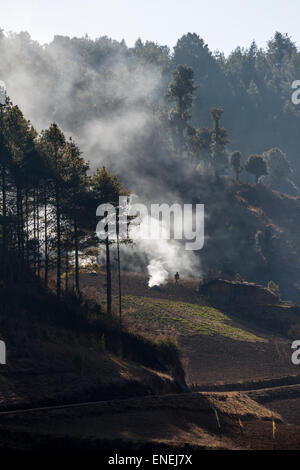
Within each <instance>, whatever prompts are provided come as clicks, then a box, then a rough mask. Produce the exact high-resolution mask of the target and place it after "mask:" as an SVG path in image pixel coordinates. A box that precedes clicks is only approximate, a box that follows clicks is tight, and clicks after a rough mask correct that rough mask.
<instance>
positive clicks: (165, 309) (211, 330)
mask: <svg viewBox="0 0 300 470" xmlns="http://www.w3.org/2000/svg"><path fill="white" fill-rule="evenodd" d="M123 305H124V314H125V318H126V319H127V321H128V323H129V324H130V325H132V324H133V323H134V324H135V325H136V326H137V327H138V326H139V325H140V326H141V327H143V329H145V328H146V329H147V328H148V329H151V330H152V331H153V329H158V330H160V331H165V332H167V331H172V332H174V333H176V331H177V332H178V333H180V334H187V335H188V334H193V335H194V334H195V333H199V334H201V335H209V336H215V335H217V336H219V335H221V336H223V337H225V338H230V339H234V340H238V341H247V342H264V341H265V339H264V338H261V337H259V336H256V335H255V334H253V333H251V332H250V331H247V330H246V329H242V328H239V327H238V326H236V325H235V324H234V322H233V321H232V320H231V319H230V317H228V316H227V315H226V314H224V313H222V312H220V311H219V310H217V309H215V308H212V307H209V306H203V305H196V304H192V303H187V302H178V301H172V300H167V299H154V298H152V297H140V296H139V297H137V296H133V295H126V296H124V298H123Z"/></svg>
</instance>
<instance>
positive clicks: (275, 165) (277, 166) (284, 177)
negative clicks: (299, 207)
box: [262, 148, 298, 195]
mask: <svg viewBox="0 0 300 470" xmlns="http://www.w3.org/2000/svg"><path fill="white" fill-rule="evenodd" d="M263 158H264V159H265V162H266V165H267V173H268V174H267V176H264V177H263V179H262V181H263V182H264V183H265V184H268V185H270V186H271V188H273V189H276V190H277V191H281V192H283V193H288V194H293V195H297V194H298V188H297V186H296V185H295V183H294V182H293V180H292V175H293V172H292V169H291V166H290V163H289V162H288V160H287V158H286V155H285V154H284V153H283V152H282V150H280V149H279V148H272V149H270V150H268V151H267V152H264V154H263Z"/></svg>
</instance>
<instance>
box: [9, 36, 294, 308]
mask: <svg viewBox="0 0 300 470" xmlns="http://www.w3.org/2000/svg"><path fill="white" fill-rule="evenodd" d="M0 54H1V59H2V60H1V62H0V78H1V80H4V81H5V83H6V86H7V92H8V95H9V96H10V98H12V100H13V102H14V103H17V104H18V105H19V106H20V107H18V106H14V105H13V104H12V102H11V101H10V100H8V101H7V103H6V105H5V106H4V107H1V113H2V114H1V135H0V137H1V139H0V146H1V148H0V154H1V168H0V173H1V197H0V199H1V219H0V225H1V226H2V231H1V260H2V270H3V276H5V277H7V276H9V265H8V263H7V260H6V257H7V254H8V253H14V256H16V259H17V260H18V263H20V265H21V267H20V269H22V266H25V267H26V266H29V267H30V268H31V269H32V270H33V272H34V273H35V274H36V276H37V277H38V278H39V279H40V280H41V282H43V283H44V285H45V286H47V285H48V279H49V272H50V270H52V272H53V270H55V274H56V289H57V296H58V297H60V296H61V293H62V292H61V291H62V289H63V288H64V289H65V290H66V291H67V290H68V289H69V286H70V282H71V275H72V276H73V278H74V279H73V280H72V284H73V285H74V287H75V290H76V291H77V292H79V291H80V276H79V272H80V268H81V262H80V256H81V253H84V254H85V256H90V254H92V255H94V254H95V249H97V248H99V247H98V241H95V226H96V221H95V214H96V207H97V205H99V204H101V203H102V202H111V203H112V204H114V205H116V204H117V201H116V198H117V196H118V194H119V193H123V194H128V191H131V192H133V193H136V194H137V195H138V196H139V198H140V201H141V202H146V203H155V202H160V203H161V202H162V201H163V202H164V203H170V204H173V203H174V202H179V203H191V202H193V203H197V202H198V203H205V204H207V207H208V209H207V210H208V213H209V217H208V220H207V221H206V233H207V234H209V236H208V238H207V240H206V244H205V250H203V252H202V253H201V255H200V256H198V255H199V253H196V254H195V253H193V252H191V253H187V252H184V253H183V250H182V246H180V245H176V247H173V250H170V251H169V255H170V256H169V255H168V247H167V246H165V245H164V247H163V248H160V250H158V256H161V255H162V251H163V252H164V253H163V254H164V256H169V259H171V258H172V260H171V262H170V263H169V264H168V269H169V270H171V271H172V270H174V268H175V265H174V263H176V262H178V256H174V252H176V253H180V259H181V266H180V267H181V269H182V270H183V275H195V276H200V274H201V270H202V267H201V264H203V266H204V267H205V270H206V273H208V274H209V273H212V274H211V275H213V276H216V275H219V274H220V273H221V274H222V275H224V276H227V277H230V278H232V277H234V276H235V275H236V274H237V273H238V274H239V275H241V276H242V277H244V278H245V279H250V280H255V281H260V282H265V283H267V282H269V281H270V280H274V281H275V282H276V283H278V284H279V285H280V288H282V285H283V283H284V282H285V283H286V284H287V282H288V281H287V279H289V276H290V278H294V277H295V278H296V276H297V275H298V274H297V273H296V274H295V273H294V272H293V273H292V274H289V276H288V275H286V272H285V271H284V269H283V267H282V266H283V258H284V259H287V256H286V250H287V249H289V247H286V246H285V245H284V240H282V239H281V238H280V236H279V235H278V232H277V233H275V231H274V233H273V232H272V231H271V232H270V236H269V232H268V230H269V229H268V230H267V231H266V228H265V227H264V226H263V224H264V223H265V221H264V222H263V223H262V222H261V221H259V222H258V221H257V220H256V218H255V217H254V215H253V218H251V217H250V218H249V214H248V213H247V212H243V207H244V206H242V205H241V204H244V205H247V203H249V204H252V202H253V201H252V199H251V198H253V200H254V203H256V202H255V201H257V200H259V201H260V203H262V202H263V199H264V198H266V200H267V199H268V198H270V197H271V196H270V193H272V192H271V190H270V189H269V188H272V189H275V190H277V191H282V192H286V193H288V194H291V195H292V196H293V195H297V194H298V192H299V190H298V187H297V183H298V184H299V181H300V164H299V160H298V147H299V145H298V143H299V132H298V128H299V124H300V114H299V109H298V107H297V106H295V105H294V104H292V102H291V91H292V89H291V84H292V82H293V81H294V80H295V79H297V77H300V66H299V65H298V63H299V53H298V51H297V48H296V46H295V45H294V43H293V42H292V40H291V39H290V38H289V37H288V36H286V35H283V34H281V33H276V34H275V36H274V38H273V39H271V40H270V42H269V44H268V48H267V50H261V49H258V48H257V46H256V45H255V43H253V44H251V46H250V47H249V49H240V48H237V49H236V50H234V51H233V52H232V53H231V54H230V55H229V56H228V57H225V56H224V55H223V54H222V53H220V52H214V53H212V52H211V51H210V50H209V48H208V46H207V45H206V44H205V43H204V41H203V40H202V39H201V38H200V37H199V36H198V35H196V34H190V33H189V34H187V35H185V36H183V37H182V38H181V39H179V40H178V42H177V44H176V46H175V47H174V50H173V51H171V50H170V49H169V48H168V47H166V46H161V45H158V44H156V43H152V42H148V41H147V42H145V43H144V42H142V41H141V40H139V39H138V40H137V41H136V44H135V46H134V47H132V48H129V47H127V46H126V44H125V42H124V41H122V42H117V41H114V40H112V39H110V38H107V37H100V38H99V39H96V40H91V39H89V38H88V37H84V38H69V37H63V36H56V37H55V38H54V40H53V41H52V42H51V43H50V44H46V45H44V46H41V45H40V44H38V43H37V42H35V41H33V40H32V39H31V38H30V36H29V34H28V33H20V34H13V33H12V34H8V35H4V34H3V33H1V36H0ZM298 69H299V70H298ZM298 72H299V74H298ZM21 110H22V112H24V116H26V118H25V117H24V116H23V114H22V112H21ZM28 118H30V120H31V121H28V120H27V119H28ZM69 135H72V138H67V137H66V136H69ZM223 176H226V178H223ZM234 180H236V181H234ZM245 182H246V183H250V187H248V185H245V186H246V188H245V187H243V183H245ZM261 183H263V184H261ZM254 188H256V189H257V191H258V192H257V194H258V193H259V191H260V193H261V195H262V196H261V197H258V196H257V194H256V193H254V195H253V193H252V192H251V191H250V190H251V189H253V190H254ZM236 191H241V193H240V194H239V196H238V197H236V195H235V192H236ZM268 191H269V192H268ZM241 201H242V203H241ZM249 201H250V202H249ZM296 202H297V201H296ZM296 202H295V204H296ZM293 207H294V206H293ZM261 213H263V211H261ZM253 214H254V212H253ZM246 215H247V216H246ZM276 215H277V214H276ZM293 217H294V216H292V217H291V218H290V220H293ZM266 233H267V235H266ZM291 239H292V235H291ZM293 243H294V246H293V249H296V248H297V247H296V243H297V241H296V240H293ZM290 244H291V243H290ZM103 248H104V249H103V251H104V253H105V257H104V258H105V265H106V271H107V298H108V304H107V305H108V310H110V303H111V287H110V285H111V274H110V269H111V253H110V250H111V247H110V244H109V243H108V241H107V243H106V244H104V247H103ZM144 248H145V250H146V249H148V252H146V255H148V254H149V256H152V257H153V256H154V254H155V250H154V248H153V246H152V245H151V246H150V245H149V246H148V247H144ZM174 250H175V251H174ZM136 251H138V250H136ZM141 254H142V253H141V252H139V253H137V252H136V255H137V257H136V263H135V265H134V268H135V269H137V268H138V265H139V263H140V260H139V259H138V258H139V257H141V256H140V255H141ZM124 256H125V259H126V264H127V265H128V266H130V263H131V261H130V257H129V256H128V257H127V253H125V254H124ZM183 257H184V261H183ZM151 259H152V258H151ZM241 259H243V263H242V264H241ZM200 260H201V263H200ZM148 262H149V259H148V260H146V263H148ZM262 263H263V265H264V266H263V268H262ZM140 264H141V265H143V268H145V263H144V261H143V262H141V263H140ZM184 269H185V271H184ZM175 270H177V269H175ZM174 272H175V271H174ZM286 289H288V286H286Z"/></svg>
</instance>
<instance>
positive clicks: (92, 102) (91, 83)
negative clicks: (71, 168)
mask: <svg viewBox="0 0 300 470" xmlns="http://www.w3.org/2000/svg"><path fill="white" fill-rule="evenodd" d="M0 55H1V64H0V78H1V79H2V80H4V81H5V83H6V85H7V89H8V94H9V96H10V97H11V98H12V99H13V101H14V102H15V103H17V104H18V105H19V106H20V107H21V109H22V110H23V112H24V114H25V115H26V116H27V117H28V118H30V119H31V120H32V122H33V124H34V125H35V127H36V128H37V129H38V130H41V129H42V128H45V127H47V126H48V125H49V123H50V122H52V121H55V122H57V123H58V124H59V126H60V127H61V128H62V129H63V130H64V131H65V132H68V133H71V134H72V135H74V136H75V138H76V139H77V140H78V142H79V144H80V146H81V148H82V150H83V151H84V154H85V156H86V157H87V158H88V159H89V160H90V161H91V166H92V167H93V166H97V164H99V162H100V161H101V162H103V163H106V164H107V163H109V166H110V167H111V168H112V169H113V170H114V171H116V172H117V173H118V174H124V171H123V170H124V169H126V168H128V164H130V166H131V174H130V175H129V174H128V172H127V174H126V178H127V180H128V183H129V184H130V185H131V187H132V188H133V189H136V190H137V191H141V189H142V190H143V191H145V181H146V182H147V183H148V184H146V187H147V186H148V185H149V182H150V186H151V187H152V183H153V181H152V180H151V167H152V166H153V165H155V164H157V163H159V164H160V163H162V162H164V164H165V165H166V166H168V163H165V160H168V159H169V155H168V153H169V152H168V151H167V149H166V138H165V131H164V130H163V129H162V117H164V114H165V113H167V112H169V111H168V110H167V111H166V106H167V104H168V97H167V93H166V89H167V86H168V84H169V83H170V81H171V79H172V74H173V72H174V70H175V69H176V66H177V65H187V66H189V67H191V68H192V70H193V73H194V84H195V90H194V92H193V99H192V106H191V110H190V114H191V116H190V117H191V121H190V123H191V124H192V125H193V126H195V128H196V129H200V128H201V126H203V127H204V128H210V127H211V126H212V124H213V122H212V119H211V116H210V110H211V109H212V108H222V109H223V110H224V112H223V116H222V125H223V126H224V128H225V129H226V131H227V133H228V135H229V139H228V140H229V143H228V146H227V150H228V151H234V150H239V151H240V152H241V155H242V162H244V161H245V160H246V159H247V158H248V156H249V155H250V154H262V153H263V152H266V151H268V150H269V149H270V148H274V147H275V148H279V149H280V150H282V152H284V154H286V156H287V158H288V160H289V161H290V162H291V168H292V169H293V170H294V175H293V176H294V179H295V180H296V182H298V184H299V180H300V164H299V159H298V151H299V150H298V147H299V144H298V143H299V138H300V137H299V132H298V129H299V124H300V107H299V106H296V105H294V104H293V103H292V101H291V95H292V91H293V90H292V88H291V85H292V82H293V81H294V80H297V79H298V78H299V77H300V53H299V52H298V50H297V47H296V45H295V44H294V43H293V41H292V39H291V38H290V37H289V36H288V35H286V34H282V33H279V32H276V33H275V35H274V37H273V38H272V39H270V41H269V43H268V47H267V49H266V50H263V49H258V47H257V46H256V44H255V42H253V43H252V44H251V45H250V46H249V48H248V49H242V48H240V47H237V48H236V49H235V50H234V51H232V53H231V54H230V55H229V56H228V57H225V56H224V54H222V53H221V52H219V51H216V52H214V53H213V52H211V51H210V50H209V47H208V45H207V44H205V42H204V40H203V39H202V38H201V37H199V36H198V35H197V34H195V33H194V34H191V33H188V34H186V35H184V36H183V37H181V38H180V39H179V40H178V42H177V44H176V45H175V47H174V50H173V51H171V50H170V49H169V48H168V47H166V46H162V45H159V44H156V43H153V42H149V41H146V42H142V41H141V40H140V39H138V40H137V41H136V44H135V46H134V47H132V48H129V47H127V46H126V44H125V42H124V41H122V42H118V41H115V40H113V39H110V38H108V37H99V38H98V39H96V40H91V39H90V38H89V37H88V36H86V37H83V38H69V37H67V36H55V37H54V39H53V41H52V42H51V43H50V44H46V45H44V46H42V45H40V44H39V43H37V42H36V41H33V40H32V39H31V38H30V35H29V34H28V33H25V32H23V33H20V34H14V33H10V34H7V35H5V34H4V33H3V32H2V33H1V38H0ZM202 138H204V140H205V133H204V134H203V133H202ZM202 140H203V139H202ZM141 163H142V164H141ZM136 167H138V176H139V180H141V179H143V184H139V183H138V181H137V179H138V178H137V172H135V171H134V170H135V169H136ZM141 168H144V171H141ZM125 173H126V172H125ZM142 173H144V175H147V176H146V178H142ZM156 189H157V188H156ZM150 192H151V191H150Z"/></svg>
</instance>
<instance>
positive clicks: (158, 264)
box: [147, 259, 169, 287]
mask: <svg viewBox="0 0 300 470" xmlns="http://www.w3.org/2000/svg"><path fill="white" fill-rule="evenodd" d="M147 270H148V274H149V282H148V286H149V287H154V286H160V285H163V284H166V283H167V282H168V277H169V273H168V271H167V270H166V269H165V268H164V266H163V263H162V261H160V260H159V259H152V260H151V261H150V263H149V264H148V266H147Z"/></svg>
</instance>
